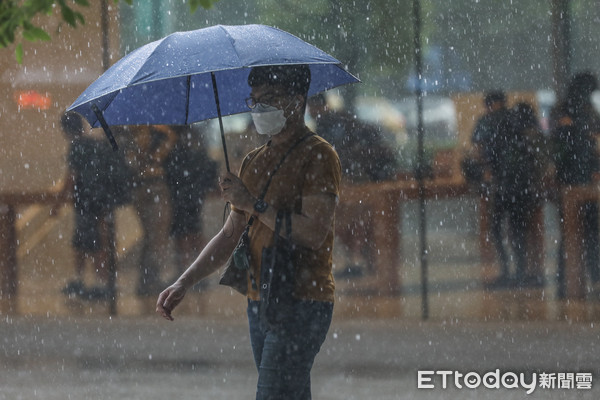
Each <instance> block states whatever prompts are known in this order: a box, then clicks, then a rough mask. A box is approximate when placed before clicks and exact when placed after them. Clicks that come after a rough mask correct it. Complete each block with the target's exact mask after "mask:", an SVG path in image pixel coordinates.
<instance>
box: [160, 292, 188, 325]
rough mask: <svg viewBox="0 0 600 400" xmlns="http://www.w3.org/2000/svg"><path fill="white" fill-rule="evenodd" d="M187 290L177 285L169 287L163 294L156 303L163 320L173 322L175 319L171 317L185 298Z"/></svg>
mask: <svg viewBox="0 0 600 400" xmlns="http://www.w3.org/2000/svg"><path fill="white" fill-rule="evenodd" d="M185 292H186V290H185V288H184V287H183V286H181V285H179V284H177V283H174V284H173V285H171V286H169V287H168V288H166V289H165V290H163V291H162V292H161V294H160V295H159V296H158V300H157V302H156V312H157V313H158V314H160V315H162V317H163V318H165V319H168V320H169V321H173V320H174V318H173V316H172V315H171V313H172V312H173V310H174V309H175V307H177V305H178V304H179V303H181V300H183V298H184V296H185Z"/></svg>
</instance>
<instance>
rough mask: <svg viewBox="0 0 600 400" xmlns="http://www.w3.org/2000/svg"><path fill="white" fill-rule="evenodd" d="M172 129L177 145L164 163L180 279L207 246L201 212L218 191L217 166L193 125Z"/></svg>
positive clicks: (201, 135)
mask: <svg viewBox="0 0 600 400" xmlns="http://www.w3.org/2000/svg"><path fill="white" fill-rule="evenodd" d="M170 129H171V130H172V131H173V132H175V135H176V136H177V141H176V142H175V146H174V147H173V149H172V150H171V151H170V152H169V154H168V156H167V158H166V160H165V174H166V180H167V185H168V187H169V192H170V194H171V203H170V204H171V209H172V213H171V214H172V218H171V236H172V237H173V238H174V242H175V257H176V260H175V262H176V265H177V266H179V267H180V269H179V270H177V271H176V273H177V276H179V275H180V274H181V273H182V272H183V269H182V268H184V266H186V265H190V264H191V263H192V261H194V259H195V258H196V256H197V255H198V253H199V252H200V250H201V249H202V248H203V247H204V246H205V244H206V240H205V237H204V235H203V234H202V228H203V226H202V210H203V206H204V202H205V200H206V195H207V194H208V193H209V192H210V191H212V190H215V189H216V187H217V163H216V162H215V161H214V160H212V159H211V158H210V157H209V155H208V152H207V150H206V143H205V139H204V136H203V134H202V132H199V131H198V130H197V129H196V128H194V127H193V126H192V125H176V126H171V127H170Z"/></svg>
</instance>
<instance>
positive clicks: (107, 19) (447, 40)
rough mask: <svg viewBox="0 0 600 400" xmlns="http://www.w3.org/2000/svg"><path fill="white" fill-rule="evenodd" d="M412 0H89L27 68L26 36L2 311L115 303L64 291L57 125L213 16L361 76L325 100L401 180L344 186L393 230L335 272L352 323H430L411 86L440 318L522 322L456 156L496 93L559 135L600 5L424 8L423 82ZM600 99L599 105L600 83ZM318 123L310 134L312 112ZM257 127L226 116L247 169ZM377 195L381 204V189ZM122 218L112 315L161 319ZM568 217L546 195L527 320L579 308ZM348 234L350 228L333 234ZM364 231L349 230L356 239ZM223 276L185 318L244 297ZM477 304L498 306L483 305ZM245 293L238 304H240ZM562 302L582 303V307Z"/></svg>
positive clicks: (6, 165) (0, 175)
mask: <svg viewBox="0 0 600 400" xmlns="http://www.w3.org/2000/svg"><path fill="white" fill-rule="evenodd" d="M413 6H414V3H413V2H411V1H408V0H374V1H370V2H350V1H344V0H316V1H312V2H309V3H306V4H299V3H298V2H291V1H287V0H277V1H275V0H272V1H271V0H244V1H237V0H230V1H219V2H217V3H215V4H214V6H213V7H212V8H211V9H204V8H202V7H200V8H198V9H197V10H196V11H195V12H194V13H192V12H190V7H189V4H188V3H187V2H182V1H176V0H164V1H158V0H152V1H139V0H134V1H132V4H131V5H130V4H127V2H123V1H121V2H117V3H114V2H111V1H100V2H94V3H93V4H91V5H90V6H89V7H79V6H75V8H76V9H77V10H78V11H79V12H81V13H82V15H83V16H84V18H85V21H86V22H85V24H84V25H81V26H79V27H77V28H72V27H71V26H69V25H68V24H66V23H65V22H64V20H63V19H62V18H61V17H60V15H59V14H58V13H55V14H53V15H49V16H42V17H38V18H36V19H34V22H35V23H36V24H39V25H40V26H41V27H43V28H44V29H45V30H46V31H47V32H48V33H49V34H50V36H51V41H48V42H41V43H40V42H35V43H31V42H27V41H25V42H23V50H24V51H23V62H22V64H19V63H17V61H16V59H15V57H14V56H13V54H14V53H13V51H14V45H11V46H8V47H7V48H5V49H2V50H1V51H2V54H3V55H4V56H3V57H2V58H1V59H0V71H1V72H0V85H1V87H2V93H4V96H3V99H2V102H1V103H0V154H1V157H0V203H2V205H0V207H1V211H2V221H3V225H2V226H3V228H2V229H3V234H2V235H3V236H2V238H3V241H4V242H3V244H2V246H3V247H2V249H6V251H7V253H6V254H9V252H10V254H14V257H12V258H11V257H7V258H5V259H4V260H2V261H0V265H2V268H3V271H4V272H3V282H4V283H3V292H2V304H3V308H2V312H3V313H19V314H42V315H45V314H47V313H56V314H59V315H65V314H69V313H73V312H80V313H81V312H83V313H87V312H90V310H95V311H93V312H96V311H98V312H104V307H105V304H104V302H95V301H92V302H88V301H87V300H85V301H80V299H77V298H76V296H75V298H73V296H69V295H65V294H64V293H63V292H62V291H61V290H63V288H64V287H65V285H67V284H68V282H69V280H70V279H71V278H72V275H73V258H74V255H73V250H72V248H71V237H72V234H73V229H74V227H73V223H74V222H73V210H72V207H71V206H70V205H69V201H64V200H63V201H62V203H64V205H62V206H61V207H58V208H57V207H56V204H55V203H56V202H55V199H56V196H57V193H59V192H60V191H61V188H62V187H63V186H64V184H65V178H64V177H65V173H66V171H67V162H66V156H67V152H68V148H69V141H68V139H67V138H66V137H65V135H64V134H63V132H62V129H61V126H60V117H61V115H62V113H63V112H64V110H65V109H66V107H68V106H69V105H70V104H71V103H72V102H73V101H74V99H75V98H76V97H77V96H78V95H79V94H80V93H81V92H82V91H83V90H84V89H85V88H86V87H87V86H88V85H89V84H90V83H92V82H93V81H94V80H95V79H96V78H97V77H98V76H99V75H100V74H102V72H103V71H104V70H105V69H106V68H107V67H108V66H110V65H112V64H113V63H115V62H116V61H117V60H118V59H120V58H121V57H122V56H123V55H125V54H128V53H129V52H131V51H132V50H134V49H136V48H138V47H140V46H142V45H144V44H146V43H149V42H151V41H154V40H157V39H159V38H161V37H163V36H165V35H168V34H169V33H172V32H175V31H182V30H192V29H199V28H203V27H207V26H211V25H214V24H228V25H235V24H249V23H260V24H266V25H272V26H276V27H279V28H281V29H283V30H286V31H288V32H290V33H292V34H294V35H297V36H299V37H300V38H302V39H304V40H306V41H308V42H310V43H312V44H314V45H316V46H317V47H319V48H321V49H323V50H324V51H326V52H329V53H330V54H332V55H333V56H335V57H336V58H338V59H339V60H341V61H342V63H343V64H344V65H345V67H347V69H348V70H349V71H351V72H352V73H354V74H355V75H356V76H358V77H359V78H360V79H361V81H362V83H361V84H358V85H353V86H350V87H347V88H343V89H339V90H332V91H331V93H328V94H327V101H328V104H329V107H331V108H332V109H338V110H342V109H343V110H346V111H348V112H349V113H351V115H352V116H353V118H355V119H357V120H359V121H361V122H365V123H369V124H372V125H374V126H376V129H377V131H378V133H379V134H380V136H381V137H382V138H383V142H384V143H386V146H387V147H388V148H390V149H392V150H393V154H394V158H395V166H394V170H393V171H392V172H393V173H391V174H388V175H387V176H386V177H385V179H379V180H377V182H365V181H361V180H360V179H359V180H356V181H355V182H350V181H349V182H347V185H346V186H345V193H346V195H347V197H346V198H347V199H348V202H354V203H356V202H361V201H363V202H365V203H368V207H369V209H370V210H372V211H373V213H374V214H377V215H380V216H382V218H380V219H381V220H379V221H376V219H375V222H373V221H371V222H369V224H370V226H371V225H372V227H377V228H380V227H383V228H381V229H371V228H369V229H366V230H365V232H366V233H365V235H366V236H364V238H365V239H364V241H366V242H368V246H367V247H368V249H367V250H359V252H361V251H362V252H363V253H364V252H365V251H366V252H369V251H370V252H371V253H372V254H371V256H370V257H371V259H368V257H369V256H366V259H367V261H363V263H365V264H368V265H367V267H368V268H365V271H363V272H362V273H361V276H359V277H357V278H355V277H348V276H343V275H341V277H340V278H339V279H338V287H339V288H340V291H339V293H340V299H344V301H341V302H340V304H341V306H340V307H339V313H340V315H342V314H346V315H356V313H359V311H357V310H358V309H360V306H357V304H366V305H367V308H369V309H371V310H375V309H377V310H379V311H378V313H380V314H382V315H391V316H405V317H415V318H419V317H420V316H421V299H420V298H419V294H420V293H419V291H420V287H421V286H420V285H421V284H422V276H421V270H420V268H421V261H422V260H421V254H420V253H419V246H420V242H419V240H420V238H419V223H420V222H419V208H420V204H419V202H418V199H417V195H416V194H415V191H414V189H415V181H414V171H415V167H416V154H417V147H418V146H417V125H418V115H417V101H416V95H415V90H416V89H417V87H420V89H421V90H422V92H423V114H422V116H423V122H424V153H425V159H426V163H427V165H428V167H429V175H428V181H429V185H430V194H431V196H430V197H428V199H427V203H426V207H427V214H428V215H427V222H426V229H427V234H428V241H427V243H426V246H427V254H428V257H429V262H430V264H431V265H430V266H431V268H430V271H429V272H428V273H429V279H430V287H429V290H430V291H431V294H432V296H431V297H432V300H431V301H432V304H431V315H432V316H434V317H447V316H451V315H468V316H473V317H476V318H486V317H488V316H489V315H488V314H490V313H491V314H493V315H496V316H498V315H499V316H500V317H501V318H505V317H509V316H515V318H520V317H519V315H520V314H519V312H516V311H515V310H514V309H513V308H511V307H513V306H514V304H517V303H519V300H518V299H517V300H515V302H516V303H514V304H513V303H511V304H513V305H508V306H507V305H506V304H503V301H504V300H502V299H503V298H502V297H501V301H500V302H499V304H496V303H494V301H496V300H497V299H496V297H495V296H497V295H498V296H504V295H506V293H504V294H497V293H488V292H486V291H485V290H483V288H482V282H484V281H485V280H486V279H487V278H489V276H491V275H493V274H494V271H495V270H496V265H495V261H494V254H493V250H492V249H491V245H490V244H489V236H488V233H487V231H486V229H487V225H486V211H485V204H484V203H482V200H481V197H480V193H478V192H477V191H473V190H470V188H469V187H468V185H467V184H466V183H465V181H464V178H463V176H462V174H461V171H460V162H461V160H462V159H463V157H464V156H465V154H467V153H468V152H469V150H470V147H471V134H472V131H473V128H474V125H475V122H476V121H477V119H478V118H479V117H480V116H481V115H482V114H483V113H484V104H483V96H484V93H485V92H486V91H488V90H491V89H502V90H504V91H505V92H506V93H507V94H508V96H507V97H508V100H509V104H510V105H513V104H515V103H517V102H519V101H527V102H530V103H531V104H533V105H534V107H535V110H536V112H537V116H538V117H539V119H540V124H541V127H542V131H543V133H544V135H548V134H549V122H548V118H549V113H550V110H551V108H552V106H553V105H554V104H555V103H556V101H557V98H558V97H559V96H560V95H561V94H562V93H563V92H564V90H565V87H566V84H567V81H568V79H569V78H570V77H571V76H572V74H574V73H576V72H579V71H591V72H592V73H595V74H596V73H598V72H600V64H599V63H598V54H600V53H599V52H598V46H599V44H598V42H597V38H598V37H600V35H599V34H600V25H599V24H597V21H598V19H599V18H600V8H599V7H598V6H597V4H596V3H595V2H594V1H593V0H581V1H574V2H570V1H560V0H554V1H542V0H536V1H528V2H512V1H500V2H498V1H491V0H483V1H473V0H456V1H452V2H447V1H442V0H423V1H421V2H420V7H421V12H420V20H421V28H422V30H421V44H422V48H421V51H420V54H421V56H422V60H423V71H422V76H421V77H420V78H421V79H419V77H418V76H417V73H416V70H415V57H414V54H415V48H414V46H415V45H414V43H415V41H414V35H415V32H414V15H413ZM419 85H420V86H419ZM593 99H594V102H595V103H594V104H600V97H599V96H598V93H594V95H593ZM306 119H307V123H308V124H309V126H312V127H315V124H316V122H315V121H314V119H313V118H312V117H311V116H310V114H309V113H307V116H306ZM251 128H252V127H251V126H250V125H249V118H248V115H244V114H242V115H238V116H232V117H227V118H225V130H226V131H227V132H228V136H227V137H228V146H229V147H230V157H231V158H232V164H233V166H234V167H233V168H234V169H235V168H236V167H235V166H236V165H239V162H241V159H242V157H243V154H245V152H246V151H247V150H248V149H251V148H253V147H255V146H256V145H258V144H259V139H258V138H257V136H256V135H255V134H254V133H253V132H252V129H251ZM193 132H194V133H193V135H194V136H192V139H190V141H192V142H194V143H195V145H196V146H201V147H203V148H205V149H206V150H207V152H208V155H209V156H210V158H211V159H213V160H214V161H216V163H217V164H216V165H218V166H222V165H223V160H222V155H221V153H220V139H219V137H218V124H217V123H216V121H208V122H205V123H199V124H196V126H195V127H194V128H193ZM118 140H119V141H120V142H121V143H122V144H124V145H125V147H127V145H128V144H127V143H129V142H131V138H130V137H129V136H127V135H121V136H119V137H118ZM378 188H379V189H378ZM208 189H209V190H208V191H207V195H206V198H205V199H203V200H202V201H203V212H202V221H203V222H202V228H203V232H202V234H203V236H204V237H205V238H206V237H210V236H211V235H212V234H214V233H215V232H217V231H218V229H219V228H220V226H221V224H222V221H223V212H224V211H223V204H222V202H221V200H220V199H219V197H218V194H217V193H216V192H215V191H214V187H213V188H208ZM378 194H379V195H381V196H379V198H378V199H376V198H375V197H377V195H378ZM342 201H344V200H343V199H342ZM386 212H387V214H386ZM115 215H116V219H115V222H116V246H115V251H116V263H117V268H116V271H117V272H116V273H117V275H116V277H117V278H116V280H117V282H116V285H117V294H118V296H117V300H116V301H117V304H116V306H115V307H116V308H113V309H112V311H113V312H117V313H120V314H123V313H124V314H133V315H140V314H145V313H148V312H151V310H152V309H153V304H152V302H153V301H154V298H155V297H154V295H155V294H157V293H152V296H148V298H146V297H144V296H141V297H140V296H138V294H137V292H136V282H137V275H138V274H139V271H140V261H139V260H140V257H142V255H141V252H142V251H143V250H142V247H143V246H142V243H141V242H142V240H143V227H142V226H141V222H140V219H139V212H138V211H137V210H136V208H135V207H134V206H133V205H131V204H125V205H123V206H120V207H119V208H118V209H117V210H116V214H115ZM388 216H389V217H388ZM339 219H340V220H341V219H342V218H341V217H340V218H339ZM557 221H558V211H557V208H556V205H555V204H553V203H552V202H548V203H545V205H544V208H543V214H542V216H541V217H540V219H539V224H538V227H541V228H540V229H543V231H542V233H541V239H539V241H538V243H539V244H540V246H541V247H539V249H540V251H539V253H541V254H543V255H544V257H543V259H542V260H541V261H540V262H541V264H540V265H539V268H540V269H541V273H542V274H543V275H544V276H545V277H546V278H547V279H546V282H547V286H546V287H545V288H544V289H539V290H537V291H536V292H535V295H534V297H535V299H537V300H536V301H538V303H536V305H535V307H534V308H535V311H531V310H530V311H526V312H525V314H527V315H528V318H533V317H540V318H547V317H550V318H555V317H556V318H560V316H562V309H563V308H564V306H565V304H566V303H563V302H559V301H555V300H560V299H558V298H557V296H556V288H555V287H554V281H555V279H554V277H555V275H556V268H557V265H556V264H557V262H556V251H557V250H556V249H557V242H558V230H559V227H558V222H557ZM346 228H347V227H346ZM344 229H345V228H344V226H338V231H340V232H342V233H343V231H344ZM376 231H379V233H375V232H376ZM353 235H355V232H353V231H350V232H349V233H348V232H347V234H346V236H353ZM376 236H377V237H376ZM9 239H10V240H9ZM165 240H166V241H167V242H169V246H171V247H170V250H169V257H171V258H170V259H169V261H168V262H166V263H165V266H164V267H163V270H161V279H163V280H164V282H168V281H169V280H171V279H173V278H174V277H175V276H176V273H177V272H178V271H179V269H178V268H180V267H177V266H176V264H177V262H176V261H175V257H176V251H175V250H173V244H170V241H171V239H170V238H169V237H168V235H167V237H166V238H165ZM349 246H350V245H349V244H348V243H347V242H344V241H343V240H341V239H340V240H339V246H337V249H336V258H335V264H336V268H337V270H338V271H342V270H345V268H346V266H347V265H349V264H352V263H353V261H352V260H350V258H351V257H350V255H349V254H350V249H349ZM384 253H385V254H384ZM373 254H375V255H373ZM363 255H364V254H363ZM363 258H365V257H363ZM538 261H539V260H538ZM86 274H87V275H86V277H85V279H87V280H94V279H95V277H94V274H93V271H91V272H89V271H88V272H86ZM365 275H366V276H365ZM582 285H585V283H582ZM215 286H216V284H215V282H209V284H208V287H206V288H203V289H201V290H200V292H201V293H202V294H200V293H198V294H197V300H194V301H195V303H193V304H194V306H190V310H189V311H191V312H196V311H197V310H200V309H204V312H216V313H218V312H219V311H210V310H211V307H204V305H206V304H210V303H211V302H216V303H219V304H226V303H223V302H222V301H221V300H211V299H215V297H214V296H217V297H216V298H218V296H221V297H224V298H229V297H231V294H230V293H229V291H228V289H225V288H221V289H216V287H215ZM211 296H212V297H211ZM365 296H366V297H365ZM515 296H517V295H515ZM519 296H520V294H519ZM513 297H514V296H513ZM517 297H518V296H517ZM482 298H484V299H491V300H490V301H492V303H491V304H496V305H495V306H489V307H488V306H482V307H480V306H481V302H480V300H481V299H482ZM457 299H463V300H464V302H465V303H468V304H472V305H474V306H469V307H463V306H462V305H461V302H462V301H463V300H459V301H458V303H457ZM467 299H468V301H467ZM579 300H581V299H579ZM232 301H233V303H234V304H237V301H238V299H235V300H232ZM465 303H462V304H465ZM577 303H578V304H579V306H578V307H579V308H578V310H579V311H577V312H576V314H575V318H583V319H587V318H595V305H594V304H593V303H589V302H586V301H583V302H577ZM369 304H371V306H369ZM490 307H491V308H490ZM567 307H572V302H571V303H569V305H568V306H567ZM540 308H541V309H542V311H540V310H539V309H540ZM236 309H237V307H236V306H233V307H231V310H236ZM363 309H364V308H363ZM490 309H491V311H490ZM382 310H383V311H382ZM232 312H233V311H232ZM235 312H237V313H239V312H240V310H238V311H235ZM515 313H516V314H515ZM513 314H514V315H513Z"/></svg>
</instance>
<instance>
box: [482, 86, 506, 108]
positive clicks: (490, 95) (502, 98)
mask: <svg viewBox="0 0 600 400" xmlns="http://www.w3.org/2000/svg"><path fill="white" fill-rule="evenodd" d="M496 102H499V103H506V95H505V94H504V92H503V91H502V90H490V91H489V92H487V93H486V94H485V105H486V106H488V107H489V106H491V105H492V104H494V103H496Z"/></svg>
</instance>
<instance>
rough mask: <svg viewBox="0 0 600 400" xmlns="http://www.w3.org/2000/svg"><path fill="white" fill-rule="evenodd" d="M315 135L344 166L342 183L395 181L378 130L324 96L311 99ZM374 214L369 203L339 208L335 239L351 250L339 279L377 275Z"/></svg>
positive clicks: (389, 153)
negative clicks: (373, 241) (323, 141)
mask: <svg viewBox="0 0 600 400" xmlns="http://www.w3.org/2000/svg"><path fill="white" fill-rule="evenodd" d="M308 110H309V114H310V116H311V117H312V118H313V120H314V121H315V123H316V132H317V134H318V135H320V136H321V137H323V138H324V139H325V140H327V141H328V142H329V143H330V144H331V145H332V146H333V147H334V148H335V150H336V151H337V153H338V155H339V157H340V162H341V163H342V182H345V183H348V184H360V183H365V182H379V181H384V180H388V179H392V178H393V177H394V176H395V174H396V172H397V170H398V168H397V167H398V165H397V161H396V155H395V154H394V152H393V151H392V149H391V148H390V147H388V146H386V144H385V142H384V140H383V138H382V135H381V132H380V131H379V129H378V127H376V126H373V125H370V124H367V123H365V122H363V121H360V120H359V119H357V118H356V116H354V115H352V114H351V113H349V112H347V111H345V110H338V109H335V110H334V109H333V108H332V107H331V106H330V104H329V103H328V99H327V97H326V96H325V95H324V94H322V93H321V94H318V95H316V96H312V97H311V98H309V99H308ZM370 212H371V210H370V209H369V206H368V204H367V202H366V201H363V202H360V203H351V202H348V201H342V202H341V203H340V204H339V205H338V211H337V213H338V216H339V218H338V219H337V221H336V222H337V226H338V229H337V231H336V234H337V235H336V236H337V237H338V238H339V239H340V240H341V242H342V243H343V245H344V246H345V247H346V248H347V250H348V256H349V260H348V263H347V264H346V265H345V266H344V267H343V269H342V270H340V271H338V272H337V273H336V274H335V276H336V278H340V279H342V278H356V277H362V276H365V275H367V274H369V273H372V272H374V271H373V270H372V269H373V267H372V265H373V255H372V252H374V251H377V250H376V249H374V248H371V246H370V243H372V240H369V238H371V237H372V236H371V235H372V230H373V226H372V224H371V214H370Z"/></svg>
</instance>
